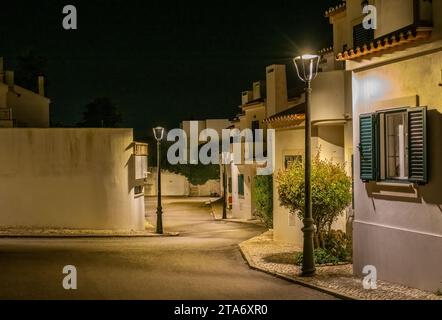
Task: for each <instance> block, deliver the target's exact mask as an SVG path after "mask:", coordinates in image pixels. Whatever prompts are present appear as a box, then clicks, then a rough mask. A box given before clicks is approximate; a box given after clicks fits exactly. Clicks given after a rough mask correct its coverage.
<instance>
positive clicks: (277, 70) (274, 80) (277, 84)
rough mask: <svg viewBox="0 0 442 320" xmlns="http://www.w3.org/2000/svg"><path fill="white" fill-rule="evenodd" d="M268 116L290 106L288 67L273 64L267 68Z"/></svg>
mask: <svg viewBox="0 0 442 320" xmlns="http://www.w3.org/2000/svg"><path fill="white" fill-rule="evenodd" d="M266 88H267V90H266V91H267V99H266V107H267V117H271V116H273V115H275V114H277V113H279V112H281V111H284V110H286V109H287V107H288V94H287V77H286V67H285V65H281V64H273V65H271V66H268V67H267V68H266Z"/></svg>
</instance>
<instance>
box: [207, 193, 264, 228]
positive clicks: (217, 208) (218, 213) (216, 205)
mask: <svg viewBox="0 0 442 320" xmlns="http://www.w3.org/2000/svg"><path fill="white" fill-rule="evenodd" d="M206 205H208V206H210V207H211V210H212V216H213V219H215V220H216V221H226V222H234V223H245V224H252V225H257V226H262V227H264V226H265V225H264V223H263V222H262V221H261V220H259V219H252V220H245V219H235V218H233V216H232V214H231V211H230V210H227V219H223V218H222V217H223V203H222V198H217V199H211V200H210V201H207V202H206Z"/></svg>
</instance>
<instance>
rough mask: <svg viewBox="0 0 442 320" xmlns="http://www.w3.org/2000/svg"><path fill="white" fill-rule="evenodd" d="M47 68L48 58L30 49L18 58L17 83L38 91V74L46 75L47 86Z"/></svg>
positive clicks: (46, 83)
mask: <svg viewBox="0 0 442 320" xmlns="http://www.w3.org/2000/svg"><path fill="white" fill-rule="evenodd" d="M46 68H47V61H46V58H44V57H42V56H39V55H37V54H36V53H35V52H34V51H32V50H31V51H28V52H26V53H25V54H22V55H20V56H19V57H18V58H17V66H16V68H15V76H14V77H15V83H16V84H17V85H19V86H20V87H23V88H26V89H28V90H31V91H34V92H37V91H38V76H45V87H47V85H48V80H47V76H46Z"/></svg>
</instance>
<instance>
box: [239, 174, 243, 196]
mask: <svg viewBox="0 0 442 320" xmlns="http://www.w3.org/2000/svg"><path fill="white" fill-rule="evenodd" d="M238 195H239V196H240V197H244V175H243V174H239V175H238Z"/></svg>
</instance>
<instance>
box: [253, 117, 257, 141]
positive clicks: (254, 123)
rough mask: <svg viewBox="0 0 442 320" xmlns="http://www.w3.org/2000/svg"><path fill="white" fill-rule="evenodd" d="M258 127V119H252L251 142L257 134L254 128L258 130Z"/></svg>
mask: <svg viewBox="0 0 442 320" xmlns="http://www.w3.org/2000/svg"><path fill="white" fill-rule="evenodd" d="M258 129H259V120H253V121H252V132H253V142H255V141H256V137H257V135H256V132H255V130H258Z"/></svg>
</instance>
